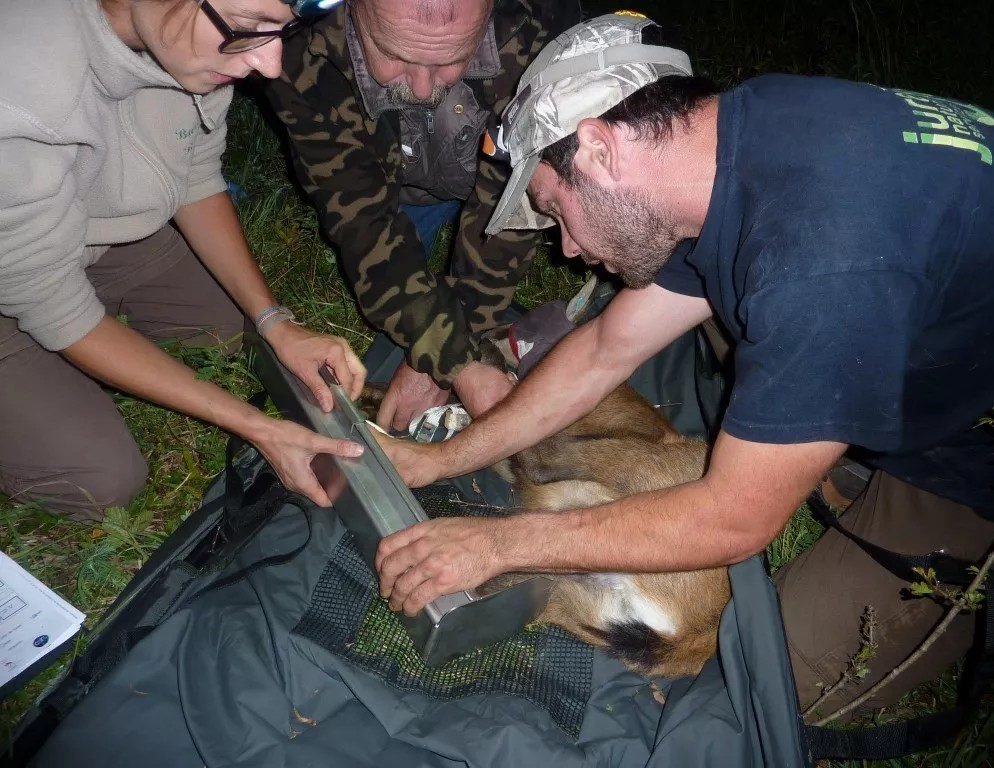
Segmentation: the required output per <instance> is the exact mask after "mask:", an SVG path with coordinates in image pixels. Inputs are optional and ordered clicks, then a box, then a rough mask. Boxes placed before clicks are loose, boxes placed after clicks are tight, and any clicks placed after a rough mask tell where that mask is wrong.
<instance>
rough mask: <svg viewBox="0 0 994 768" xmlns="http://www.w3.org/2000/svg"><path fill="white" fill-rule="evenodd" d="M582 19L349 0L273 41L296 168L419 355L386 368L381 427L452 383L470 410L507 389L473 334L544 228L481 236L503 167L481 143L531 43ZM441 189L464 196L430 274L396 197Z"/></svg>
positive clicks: (490, 317) (468, 5)
mask: <svg viewBox="0 0 994 768" xmlns="http://www.w3.org/2000/svg"><path fill="white" fill-rule="evenodd" d="M578 20H579V7H578V3H577V0H547V1H546V2H540V1H539V0H497V2H496V4H495V6H494V3H493V2H492V0H423V2H419V3H414V2H410V1H409V0H353V2H351V3H346V4H343V5H342V6H340V7H339V8H338V9H336V10H335V11H333V12H332V13H330V14H328V15H326V16H325V17H323V18H322V19H320V20H319V21H318V22H317V23H316V24H314V26H313V27H312V28H311V29H310V30H309V31H306V32H303V33H301V34H299V35H298V36H296V37H293V38H290V39H288V40H287V41H286V42H285V43H284V55H283V67H284V71H283V74H282V76H281V78H280V79H279V80H277V81H274V82H273V83H272V84H271V85H270V86H269V90H268V96H269V99H270V101H271V103H272V104H273V105H274V107H275V109H276V111H277V113H278V114H279V116H280V118H281V119H282V121H283V122H284V123H285V125H286V126H287V129H288V131H289V135H290V141H291V148H292V155H293V160H294V164H295V167H296V172H297V175H298V178H299V180H300V182H301V184H302V185H303V187H304V189H305V190H306V191H307V193H308V195H309V196H310V197H311V199H312V200H313V202H314V205H315V206H316V208H317V212H318V217H319V220H320V223H321V226H322V229H323V230H324V232H325V233H326V235H327V236H328V238H329V239H330V241H331V242H332V243H333V245H334V246H335V248H336V249H337V251H338V253H339V259H340V265H341V267H342V268H343V269H344V271H345V273H346V275H347V276H348V278H349V280H350V281H351V283H352V286H353V288H354V290H355V293H356V296H357V297H358V300H359V306H360V308H361V310H362V312H363V314H364V315H365V316H366V318H367V320H368V321H369V322H370V323H372V324H373V325H374V326H376V327H377V328H380V329H382V330H383V331H384V332H386V334H387V335H388V336H389V337H390V338H391V339H392V340H393V341H394V342H395V343H396V344H398V345H400V346H401V347H403V348H404V349H405V351H406V356H407V361H408V362H409V364H410V366H412V367H413V369H414V370H411V369H410V368H407V366H405V365H402V366H401V369H400V370H399V371H398V375H397V376H395V378H394V382H393V383H392V385H391V391H390V392H388V394H387V396H386V398H385V399H384V403H383V407H382V408H381V411H380V414H379V416H378V421H380V423H381V424H383V425H384V426H389V425H391V424H392V425H393V426H395V427H397V428H401V427H405V426H406V424H407V420H408V419H410V418H411V417H412V416H414V415H417V414H418V413H420V412H421V411H422V410H424V408H426V407H429V406H431V405H436V404H440V403H441V402H444V401H445V399H446V398H447V395H448V393H447V391H446V390H447V389H448V388H449V387H454V389H455V390H456V393H457V394H458V395H459V396H460V398H461V399H462V400H463V402H464V404H465V405H466V406H467V408H468V409H469V410H470V411H471V412H473V411H474V410H476V411H479V410H484V409H485V408H486V407H489V405H490V404H492V402H493V401H494V400H495V399H499V397H500V396H502V395H503V394H505V393H506V391H507V386H508V384H507V382H506V380H504V379H503V376H502V375H500V374H496V372H495V371H494V370H493V369H490V368H487V367H485V366H483V365H482V364H480V363H479V362H477V361H478V358H479V351H478V334H479V333H480V332H482V331H484V330H486V329H488V328H492V327H493V326H494V325H496V324H497V322H498V320H499V315H500V313H501V312H502V311H503V310H504V309H506V308H507V307H508V305H509V304H510V302H511V299H512V297H513V294H514V289H515V286H516V285H517V283H518V281H519V280H520V279H521V277H522V275H523V274H524V273H525V271H526V270H527V269H528V266H529V265H530V263H531V260H532V256H533V254H534V250H535V248H536V246H537V244H538V242H539V240H538V239H537V238H536V235H535V233H533V232H512V231H505V232H502V233H501V234H500V235H498V236H497V237H493V238H491V239H489V240H488V239H486V238H485V236H484V231H483V230H484V227H485V226H486V223H487V221H488V220H489V218H490V216H491V213H492V209H493V207H494V205H495V204H496V202H497V200H498V199H499V198H500V195H501V192H502V191H503V188H504V185H505V183H506V181H507V175H508V171H507V168H506V167H505V166H503V165H501V164H499V163H495V162H491V161H490V160H487V159H486V158H484V157H482V156H481V154H480V152H479V147H480V141H481V137H482V135H483V133H484V131H485V130H486V128H487V125H488V123H490V124H494V123H495V122H496V121H497V120H498V119H499V116H500V114H501V111H502V110H503V108H504V106H505V105H506V103H507V101H508V99H509V97H510V96H511V95H513V93H514V90H515V87H516V85H517V82H518V79H519V77H520V76H521V74H522V72H523V71H524V69H525V67H526V66H527V65H528V63H529V61H530V60H531V59H532V57H533V56H535V55H536V54H537V53H538V52H539V51H540V50H541V49H542V47H543V46H544V45H545V44H546V43H547V42H549V41H550V40H552V39H553V38H554V37H555V36H556V35H558V34H559V33H560V32H562V31H563V30H565V29H566V28H568V27H569V26H571V25H572V24H574V23H576V22H577V21H578ZM439 57H441V60H440V59H439ZM398 93H399V94H400V95H398ZM439 101H440V103H438V102H439ZM433 106H434V108H432V107H433ZM443 201H457V202H456V203H454V204H453V203H450V204H449V205H450V208H451V207H452V206H453V205H458V201H465V203H464V204H462V211H461V216H460V218H459V222H458V228H457V232H456V236H455V242H454V246H453V248H454V251H453V255H452V261H451V268H450V271H449V274H448V275H446V276H436V275H434V274H432V273H431V272H430V271H429V269H428V266H427V264H426V253H425V251H426V250H427V251H430V250H431V246H432V243H431V242H425V243H422V242H421V241H420V240H419V236H418V235H419V232H418V229H419V228H417V227H416V226H415V222H414V221H412V218H411V217H409V216H408V215H407V213H405V211H411V210H412V209H411V208H409V207H408V206H419V208H415V209H413V210H428V209H426V208H420V206H427V205H432V204H435V205H437V204H439V203H442V202H443ZM421 229H422V234H424V233H425V228H421ZM428 229H429V230H430V228H428ZM435 231H437V224H436V226H435ZM428 237H429V238H430V237H431V235H430V234H429V235H428ZM415 371H417V372H418V373H415ZM494 376H497V378H496V379H495V378H494ZM429 377H430V378H429ZM391 393H392V394H391Z"/></svg>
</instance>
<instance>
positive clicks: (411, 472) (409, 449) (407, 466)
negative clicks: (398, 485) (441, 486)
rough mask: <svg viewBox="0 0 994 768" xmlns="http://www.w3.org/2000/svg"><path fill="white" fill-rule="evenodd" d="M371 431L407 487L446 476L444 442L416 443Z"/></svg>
mask: <svg viewBox="0 0 994 768" xmlns="http://www.w3.org/2000/svg"><path fill="white" fill-rule="evenodd" d="M371 431H372V433H373V437H375V438H376V441H377V442H378V443H379V444H380V447H381V448H382V449H383V452H384V453H386V455H387V458H388V459H390V462H391V463H392V464H393V465H394V467H395V468H396V470H397V474H399V475H400V477H401V479H402V480H403V481H404V483H405V484H406V485H407V486H408V487H409V488H421V487H423V486H425V485H431V484H432V483H434V482H435V481H437V480H440V479H442V478H443V477H448V475H447V474H446V471H445V470H446V464H445V461H444V454H445V451H446V447H445V443H416V442H414V441H412V440H398V439H396V438H393V437H390V436H389V435H384V434H383V433H381V432H377V431H376V430H375V429H374V430H371Z"/></svg>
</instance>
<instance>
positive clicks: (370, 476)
mask: <svg viewBox="0 0 994 768" xmlns="http://www.w3.org/2000/svg"><path fill="white" fill-rule="evenodd" d="M247 343H248V346H249V348H250V353H251V359H252V367H253V369H254V371H255V373H256V375H257V376H258V377H259V380H260V381H261V382H262V385H263V386H264V387H265V388H266V391H267V392H268V393H269V396H270V397H271V398H272V401H273V403H274V404H275V405H276V407H277V408H278V409H279V410H280V412H281V413H282V414H283V415H284V416H285V417H286V418H289V419H292V420H294V421H296V422H298V423H300V424H303V425H304V426H306V427H309V428H311V429H313V430H314V431H315V432H318V433H319V434H322V435H326V436H328V437H333V438H340V439H348V440H354V441H355V442H357V443H361V444H362V445H364V446H365V448H366V450H365V452H364V453H363V455H362V456H360V457H358V458H347V457H337V456H329V455H326V454H322V455H319V456H317V457H315V459H314V461H313V462H312V464H311V467H312V468H313V470H314V473H315V476H316V477H317V478H318V480H319V481H320V482H321V484H322V485H323V486H324V487H325V490H326V491H328V495H329V498H331V499H332V505H333V509H334V510H335V512H336V513H337V514H338V515H339V516H340V517H341V519H342V521H343V522H344V523H345V525H346V526H347V527H348V528H349V530H350V531H352V533H353V535H354V536H355V538H356V541H357V542H358V544H359V549H360V551H361V552H362V554H363V557H364V558H365V559H366V562H367V563H369V565H370V567H371V568H372V567H373V562H374V558H375V556H376V548H377V546H378V545H379V543H380V539H382V538H383V537H385V536H389V535H390V534H391V533H395V532H396V531H400V530H403V529H404V528H407V527H409V526H411V525H414V524H415V523H418V522H421V521H422V520H427V519H428V517H427V515H426V514H425V512H424V510H423V509H422V508H421V505H420V504H418V502H417V500H416V499H415V498H414V496H413V494H412V493H411V491H410V490H409V489H408V488H407V486H406V485H404V482H403V481H402V480H401V478H400V476H399V475H398V474H397V472H396V470H395V469H394V467H393V465H392V464H391V463H390V460H389V459H388V458H387V456H386V454H385V453H384V452H383V449H382V448H380V445H379V443H377V442H376V439H375V438H374V437H373V435H372V432H371V430H370V428H369V427H368V426H367V425H366V418H365V416H363V414H362V413H361V412H360V411H359V409H358V408H356V406H355V404H354V403H353V402H352V401H351V400H350V399H349V396H348V393H346V392H345V390H344V389H343V388H342V387H341V386H340V385H339V384H338V382H337V381H335V379H334V376H333V375H332V374H331V371H330V370H327V369H322V371H321V375H322V377H323V378H324V379H325V381H326V382H327V383H328V386H329V388H330V390H331V393H332V395H333V397H334V400H335V407H334V408H333V409H332V411H331V413H324V412H323V411H322V410H321V408H320V406H318V404H317V401H316V400H315V399H314V396H313V395H312V394H311V391H310V390H309V389H308V387H307V385H305V384H304V383H303V382H302V381H300V379H298V378H297V377H296V376H294V375H293V374H292V373H290V371H288V370H287V369H286V368H285V367H284V366H283V365H282V364H281V363H280V362H279V360H278V359H277V357H276V354H275V353H274V352H273V350H272V348H271V347H270V346H269V345H268V344H267V343H266V342H265V341H264V340H263V339H261V338H260V337H259V336H258V335H257V334H254V333H250V334H247ZM550 586H551V582H550V581H549V580H548V579H545V578H542V577H535V578H531V579H527V580H525V581H522V582H519V583H518V584H515V585H514V586H512V587H510V588H508V589H505V590H503V591H500V592H495V593H493V594H490V595H486V596H481V595H479V594H478V593H477V592H476V591H475V590H468V591H465V592H456V593H455V594H452V595H445V596H443V597H440V598H438V599H437V600H434V601H433V602H431V603H429V604H428V605H427V606H426V607H425V608H424V610H422V611H420V612H419V613H418V614H417V615H416V616H414V617H408V616H402V620H403V622H404V624H405V626H406V628H407V631H408V633H409V634H410V636H411V639H412V640H413V642H414V645H415V646H416V647H417V648H418V650H419V651H420V653H421V655H422V658H423V659H424V661H425V663H426V664H428V665H430V666H438V665H441V664H444V663H445V662H446V661H448V660H449V659H451V658H452V657H454V656H457V655H460V654H463V653H467V652H469V651H472V650H475V649H477V648H480V647H483V646H486V645H490V644H492V643H495V642H498V641H499V640H504V639H506V638H508V637H510V636H511V635H513V634H515V633H517V632H518V631H519V630H520V629H522V628H523V627H524V626H525V625H526V624H528V623H529V622H531V621H532V620H534V619H535V617H536V616H538V614H539V613H540V612H541V611H542V609H543V608H544V607H545V604H546V602H547V600H548V596H549V588H550Z"/></svg>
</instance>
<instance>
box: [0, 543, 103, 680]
mask: <svg viewBox="0 0 994 768" xmlns="http://www.w3.org/2000/svg"><path fill="white" fill-rule="evenodd" d="M85 619H86V616H85V615H84V614H83V613H81V612H80V611H78V610H76V609H75V608H74V607H73V606H72V605H70V604H69V603H67V602H66V601H65V600H63V599H62V598H61V597H59V596H58V595H57V594H55V592H53V591H52V590H51V589H49V588H48V587H46V586H45V585H44V584H42V583H41V582H40V581H38V579H36V578H35V577H34V576H32V575H31V574H30V573H28V572H27V571H26V570H24V569H23V568H22V567H21V566H19V565H18V564H17V563H15V562H14V561H13V560H11V559H10V558H9V557H7V555H5V554H4V553H3V552H0V686H2V685H4V684H5V683H7V682H8V681H10V680H12V679H13V678H14V677H15V676H16V675H17V674H18V673H20V672H21V671H23V670H24V669H26V668H27V667H29V666H30V665H31V664H33V663H34V662H35V661H37V660H38V659H40V658H41V657H42V656H44V655H45V654H47V653H50V652H51V651H53V650H55V649H56V648H58V647H59V646H60V645H62V643H64V642H65V641H66V640H68V639H69V638H70V637H72V636H73V635H75V634H76V633H77V632H78V631H79V628H80V626H82V624H83V621H84V620H85Z"/></svg>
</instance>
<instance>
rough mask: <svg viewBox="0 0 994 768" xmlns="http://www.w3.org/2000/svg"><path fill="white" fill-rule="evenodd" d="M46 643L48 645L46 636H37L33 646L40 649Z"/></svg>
mask: <svg viewBox="0 0 994 768" xmlns="http://www.w3.org/2000/svg"><path fill="white" fill-rule="evenodd" d="M47 643H48V635H38V637H36V638H35V641H34V646H35V648H41V647H42V646H43V645H46V644H47Z"/></svg>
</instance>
